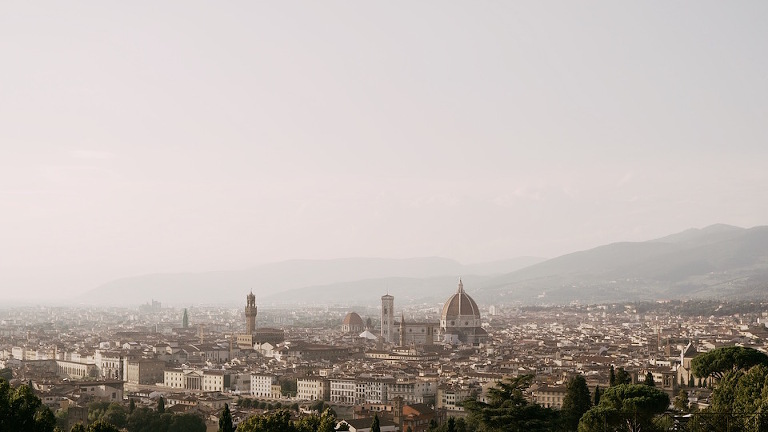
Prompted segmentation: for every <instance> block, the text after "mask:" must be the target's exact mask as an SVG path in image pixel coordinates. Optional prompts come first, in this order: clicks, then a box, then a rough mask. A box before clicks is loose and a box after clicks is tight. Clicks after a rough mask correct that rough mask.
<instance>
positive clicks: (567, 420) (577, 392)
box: [560, 375, 592, 430]
mask: <svg viewBox="0 0 768 432" xmlns="http://www.w3.org/2000/svg"><path fill="white" fill-rule="evenodd" d="M590 408H592V398H591V397H590V394H589V387H587V380H586V379H584V377H583V376H581V375H576V376H574V377H573V378H571V379H570V380H568V384H567V385H566V391H565V397H564V398H563V406H562V408H561V409H560V415H561V416H562V421H563V424H564V425H565V427H566V430H576V428H577V427H578V426H579V419H580V418H581V416H582V415H584V413H585V412H587V411H589V409H590Z"/></svg>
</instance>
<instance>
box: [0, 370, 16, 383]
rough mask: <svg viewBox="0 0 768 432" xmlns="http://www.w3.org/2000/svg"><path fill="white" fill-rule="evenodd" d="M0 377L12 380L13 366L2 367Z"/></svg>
mask: <svg viewBox="0 0 768 432" xmlns="http://www.w3.org/2000/svg"><path fill="white" fill-rule="evenodd" d="M0 379H4V380H6V381H10V380H12V379H13V369H11V368H2V369H0Z"/></svg>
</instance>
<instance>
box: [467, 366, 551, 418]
mask: <svg viewBox="0 0 768 432" xmlns="http://www.w3.org/2000/svg"><path fill="white" fill-rule="evenodd" d="M532 380H533V375H523V376H520V377H516V378H511V379H509V380H507V381H500V382H499V383H497V385H496V387H493V388H491V389H489V390H488V400H489V403H484V402H479V401H476V400H469V401H465V402H464V408H465V409H466V411H467V412H468V413H469V422H470V423H472V424H473V425H474V426H475V427H476V430H477V431H478V432H492V431H525V432H535V431H549V430H552V429H554V428H555V424H556V422H557V414H556V412H555V411H554V410H552V409H550V408H544V407H542V406H540V405H538V404H535V403H530V402H528V400H527V399H526V397H525V391H526V390H527V389H528V387H530V385H531V382H532Z"/></svg>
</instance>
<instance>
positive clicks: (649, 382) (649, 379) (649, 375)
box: [643, 371, 656, 387]
mask: <svg viewBox="0 0 768 432" xmlns="http://www.w3.org/2000/svg"><path fill="white" fill-rule="evenodd" d="M643 384H645V385H647V386H651V387H656V382H655V381H654V380H653V374H652V373H651V372H650V371H648V373H646V374H645V381H643Z"/></svg>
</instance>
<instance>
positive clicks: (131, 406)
mask: <svg viewBox="0 0 768 432" xmlns="http://www.w3.org/2000/svg"><path fill="white" fill-rule="evenodd" d="M135 409H136V401H135V400H134V399H131V400H130V402H128V414H132V413H133V410H135Z"/></svg>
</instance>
